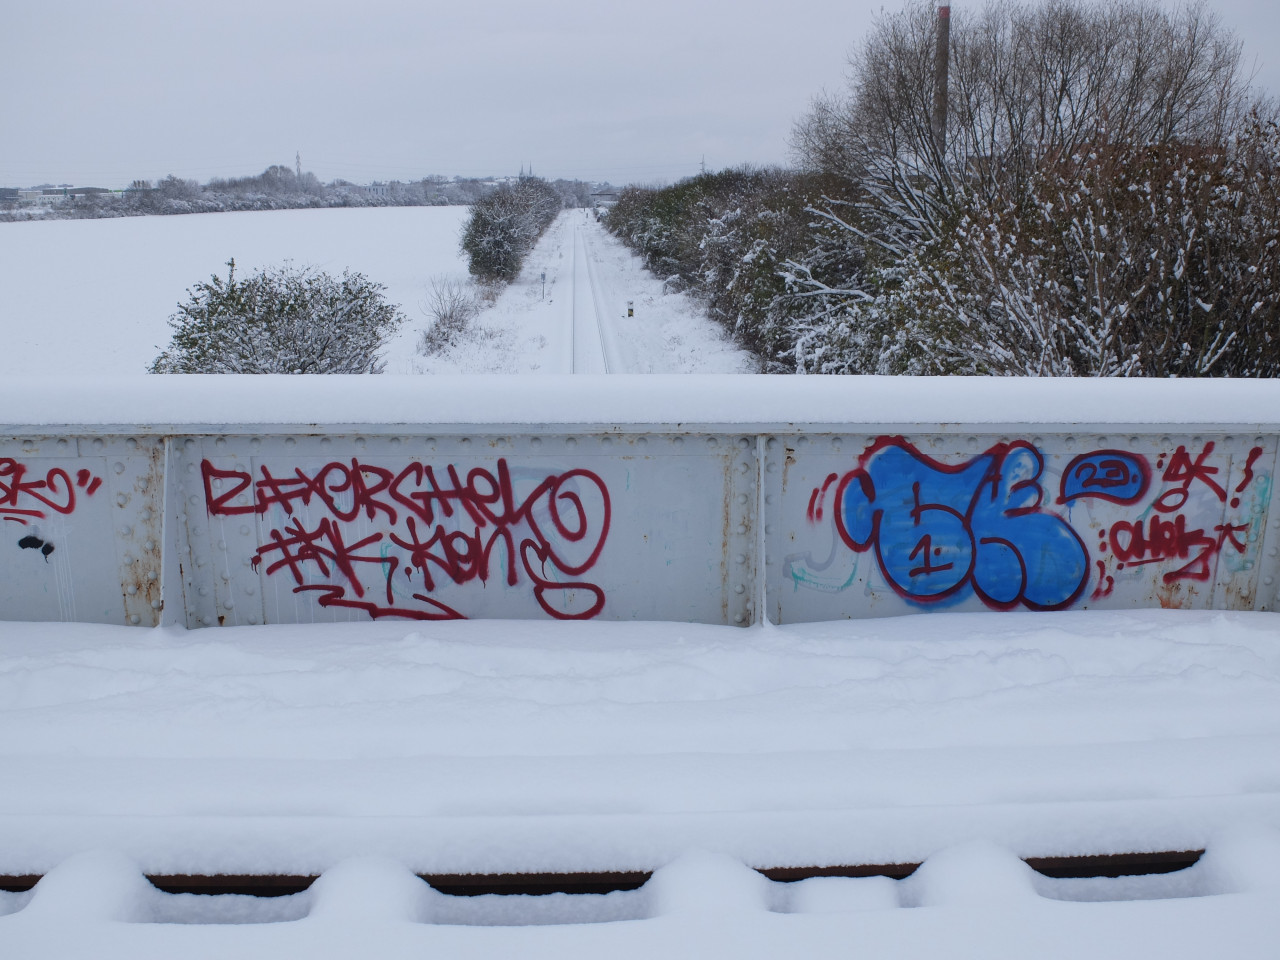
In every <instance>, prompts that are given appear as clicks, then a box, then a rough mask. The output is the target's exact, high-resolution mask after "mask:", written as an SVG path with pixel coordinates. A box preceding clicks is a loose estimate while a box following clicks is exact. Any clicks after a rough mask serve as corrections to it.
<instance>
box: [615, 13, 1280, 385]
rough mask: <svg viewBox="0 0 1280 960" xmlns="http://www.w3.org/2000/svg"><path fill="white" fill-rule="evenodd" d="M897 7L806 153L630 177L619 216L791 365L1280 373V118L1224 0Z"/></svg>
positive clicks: (662, 259)
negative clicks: (947, 10) (1253, 81)
mask: <svg viewBox="0 0 1280 960" xmlns="http://www.w3.org/2000/svg"><path fill="white" fill-rule="evenodd" d="M941 29H943V28H942V27H941V26H940V21H939V18H938V15H937V12H936V11H935V9H934V7H933V6H932V4H928V3H921V2H913V3H910V4H909V5H908V6H907V7H906V8H905V9H903V10H901V11H899V12H896V13H887V14H881V15H880V17H879V18H878V19H877V21H876V22H875V25H874V26H873V28H872V30H871V31H870V33H869V35H868V36H867V37H866V38H865V39H864V40H863V41H862V42H861V43H860V44H859V45H858V47H857V48H856V49H855V52H854V53H853V54H852V56H851V58H850V68H851V69H850V74H849V83H848V87H847V89H846V90H845V91H844V92H843V93H840V94H836V95H824V96H822V97H820V98H818V99H817V100H815V102H814V103H813V105H812V107H811V109H810V111H809V113H808V114H807V115H805V116H804V117H802V118H801V119H800V120H799V121H798V122H797V124H796V126H795V130H794V134H793V139H792V147H793V151H794V155H795V160H796V162H797V166H796V168H794V169H753V168H740V169H731V170H725V171H723V172H720V173H711V174H704V175H701V176H698V177H694V178H691V179H688V180H685V181H682V182H680V183H677V184H675V185H674V186H670V187H662V188H646V187H628V188H627V189H625V190H624V191H623V192H622V194H621V196H620V197H619V199H618V202H617V204H616V205H615V206H614V207H613V208H612V209H611V210H610V212H609V215H608V218H607V223H608V226H609V228H610V229H611V230H612V231H613V232H614V233H615V234H616V235H617V236H618V237H620V238H621V239H622V240H623V241H624V242H625V243H626V244H627V245H629V246H630V247H631V248H632V249H634V250H635V251H636V252H637V253H638V254H639V255H640V256H642V257H643V258H644V260H645V262H646V264H647V265H648V266H649V268H650V269H651V270H652V271H654V272H655V273H656V274H658V275H659V276H661V277H662V278H663V279H664V280H666V281H667V282H668V284H669V285H670V286H671V287H674V288H677V289H684V290H687V291H689V292H690V293H692V294H694V295H696V296H697V297H699V298H700V299H701V300H702V301H703V302H704V303H705V304H706V306H707V309H708V312H709V314H710V315H711V316H712V317H713V318H714V319H716V320H717V321H719V322H720V323H721V324H723V326H724V327H725V328H726V329H727V330H728V331H730V332H731V333H732V335H733V336H734V338H735V339H736V340H737V341H738V342H739V343H740V344H742V345H743V346H744V347H747V348H748V349H750V350H752V351H754V352H755V353H757V354H758V355H759V356H760V357H761V359H762V364H763V366H764V368H765V369H767V370H769V371H771V372H795V373H836V374H838V373H847V374H975V375H1030V376H1147V377H1165V376H1242V377H1248V376H1266V377H1271V376H1277V375H1280V127H1278V126H1277V122H1276V120H1277V106H1276V102H1275V101H1274V100H1272V99H1269V98H1267V97H1265V96H1263V95H1260V94H1259V93H1258V92H1257V91H1255V90H1253V89H1251V88H1250V86H1249V84H1248V78H1247V77H1246V76H1245V74H1244V72H1243V71H1242V68H1241V64H1240V43H1239V41H1238V40H1237V38H1236V37H1235V36H1234V35H1232V34H1231V33H1230V31H1228V30H1226V29H1225V28H1224V27H1223V26H1222V25H1221V22H1220V21H1219V19H1218V18H1217V16H1216V15H1214V14H1213V13H1211V12H1210V10H1209V8H1208V7H1207V6H1205V5H1204V4H1203V3H1197V4H1192V5H1190V6H1185V7H1181V8H1178V9H1176V10H1172V11H1170V10H1167V9H1165V8H1163V7H1162V6H1161V5H1159V4H1158V3H1156V2H1154V0H1109V2H1101V0H1099V2H1075V0H1040V2H1038V3H1035V4H1028V5H1016V4H1009V3H1003V2H999V0H996V2H992V3H989V4H988V5H987V6H985V7H984V8H982V9H980V10H972V11H963V12H961V13H960V15H959V16H956V17H954V18H952V20H951V22H950V37H949V44H948V45H947V48H948V50H949V55H950V56H949V59H950V67H949V77H948V83H947V97H946V112H945V114H943V115H942V116H945V122H940V121H941V120H942V117H940V116H939V114H938V112H937V105H936V103H935V97H934V73H935V50H936V48H937V44H938V39H939V32H940V30H941Z"/></svg>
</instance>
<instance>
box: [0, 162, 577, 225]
mask: <svg viewBox="0 0 1280 960" xmlns="http://www.w3.org/2000/svg"><path fill="white" fill-rule="evenodd" d="M507 179H511V178H503V177H469V178H461V177H455V178H448V177H443V176H428V177H424V178H422V179H421V180H412V181H406V182H401V181H392V182H390V183H385V184H377V185H376V186H375V187H362V186H358V185H356V184H353V183H349V182H347V181H345V180H334V181H332V182H330V183H327V184H326V183H322V182H321V181H320V180H319V178H317V177H316V175H315V174H314V173H311V172H304V173H302V174H301V175H299V174H298V172H297V171H296V170H294V169H293V168H290V167H286V166H281V165H278V164H276V165H272V166H270V167H268V168H267V169H266V170H264V171H263V172H262V173H260V174H258V175H257V176H250V177H233V178H217V177H215V178H214V179H212V180H210V181H209V182H208V183H205V184H201V183H199V182H198V181H196V180H185V179H182V178H181V177H177V176H174V175H172V174H171V175H169V176H167V177H165V178H164V179H163V180H158V181H156V182H155V183H152V182H151V181H149V180H135V181H133V183H131V184H130V185H129V187H128V189H126V190H125V191H124V192H123V194H114V195H107V194H103V193H89V194H85V195H74V196H69V197H68V198H67V199H66V200H64V201H62V202H60V203H57V204H55V205H52V206H50V207H48V208H45V209H44V210H42V211H41V214H40V217H41V219H84V218H99V217H133V216H150V215H157V214H158V215H166V214H188V213H224V212H232V211H251V210H298V209H320V208H327V207H421V206H454V205H470V204H474V203H475V202H476V201H478V200H480V199H482V198H484V197H486V196H488V195H489V194H491V193H493V192H494V191H495V190H497V189H498V187H499V186H500V185H501V184H502V183H504V182H506V180H507ZM546 182H547V183H548V184H549V185H550V186H551V188H552V189H553V190H554V191H555V193H556V194H557V196H559V198H560V199H561V201H562V203H563V204H564V206H569V207H579V206H591V204H592V198H591V193H592V191H593V189H596V188H595V187H593V185H592V184H589V183H585V182H583V181H581V180H563V179H560V180H550V181H546ZM5 207H7V208H8V209H5ZM30 216H31V215H30V214H29V213H27V212H25V211H24V210H21V209H19V208H18V207H17V204H16V203H15V202H9V203H6V204H3V205H0V219H8V220H18V219H28V218H29V217H30Z"/></svg>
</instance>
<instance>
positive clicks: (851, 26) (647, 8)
mask: <svg viewBox="0 0 1280 960" xmlns="http://www.w3.org/2000/svg"><path fill="white" fill-rule="evenodd" d="M973 5H974V6H977V4H976V3H975V4H973ZM894 6H896V5H894ZM953 6H954V7H956V8H959V6H960V5H959V4H953ZM1212 6H1213V9H1214V10H1216V11H1217V12H1218V13H1220V14H1221V16H1222V18H1223V20H1224V21H1225V23H1226V24H1227V26H1229V27H1230V28H1231V29H1233V30H1234V31H1235V32H1236V33H1237V34H1238V36H1239V37H1240V38H1241V39H1242V41H1243V44H1244V48H1243V53H1244V62H1245V64H1246V68H1247V69H1255V68H1256V70H1257V73H1256V81H1257V83H1258V84H1259V85H1260V86H1262V87H1264V88H1266V89H1268V90H1270V91H1271V92H1273V93H1278V92H1280V18H1277V17H1276V16H1275V15H1274V10H1273V8H1272V6H1271V4H1270V3H1266V2H1265V0H1220V2H1218V3H1217V4H1214V5H1212ZM892 8H893V7H890V9H892ZM879 9H880V5H879V4H874V3H866V2H862V3H848V2H843V3H842V2H837V0H792V2H790V3H787V4H786V5H785V6H782V5H778V4H776V3H769V2H766V0H739V2H737V3H735V4H733V5H732V7H731V8H730V7H728V6H726V5H724V4H723V3H719V2H718V3H710V2H707V0H691V2H690V0H683V2H681V0H649V2H647V3H645V4H643V5H630V6H628V7H627V8H621V7H604V6H602V5H599V4H593V3H590V2H588V0H543V2H542V3H538V4H532V3H513V2H511V0H492V2H490V3H489V4H487V5H486V6H485V7H483V8H480V9H475V8H471V9H467V8H463V7H460V6H457V5H444V4H438V3H432V2H428V3H426V4H418V5H414V4H407V3H403V2H398V0H367V2H365V3H363V4H360V5H358V6H355V7H353V6H351V5H349V4H345V3H339V2H336V0H311V2H310V3H306V4H303V3H299V2H296V0H257V2H252V0H223V2H221V3H219V4H218V5H217V6H212V5H200V6H197V5H194V4H187V3H180V4H159V3H155V2H147V0H100V2H93V0H48V2H46V3H42V4H40V5H38V6H37V5H36V4H33V3H23V4H20V5H19V4H15V5H13V6H12V8H11V9H10V10H9V11H7V12H6V13H5V15H4V16H3V18H0V91H2V92H0V118H2V119H0V130H3V139H2V141H0V142H3V149H0V186H30V185H35V184H37V183H72V184H75V185H94V186H106V187H121V186H124V185H126V184H128V183H129V181H131V180H133V179H135V178H144V179H156V178H159V177H163V176H165V175H167V174H169V173H173V174H176V175H178V176H180V177H184V178H193V179H197V180H200V181H201V182H204V181H207V180H208V179H210V178H211V177H218V176H223V177H225V176H245V175H250V174H255V173H259V172H261V171H262V170H263V169H265V168H266V167H267V166H269V165H271V164H273V163H279V164H285V165H289V166H292V165H293V163H294V157H295V153H298V152H300V153H301V157H302V165H303V168H304V169H305V170H310V171H313V172H314V173H315V174H316V175H317V176H319V177H320V178H321V179H322V180H325V181H328V180H332V179H334V178H337V177H342V178H345V179H348V180H352V181H355V182H369V181H372V180H389V179H402V180H409V179H418V178H420V177H422V176H425V175H427V174H432V173H437V174H445V175H452V174H459V175H466V176H485V175H502V174H513V173H516V172H518V171H519V169H520V168H521V166H525V167H529V166H531V167H532V168H533V170H534V171H535V172H537V173H540V174H544V175H546V176H549V177H580V178H582V179H590V180H609V181H611V182H613V183H615V184H625V183H635V182H638V183H649V182H665V181H671V180H675V179H679V178H680V177H684V176H688V175H691V174H693V173H696V172H697V170H698V168H699V165H700V163H701V162H702V161H703V158H704V157H705V162H706V165H707V168H708V169H719V168H722V167H726V166H736V165H740V164H745V163H756V164H768V163H785V162H787V160H788V148H787V138H788V136H789V134H790V131H791V127H792V124H793V122H794V121H795V119H796V118H797V117H799V116H800V115H801V114H802V113H803V112H804V111H805V110H806V108H807V106H808V104H809V101H810V99H811V98H812V97H813V96H814V95H816V94H818V93H819V92H821V91H822V90H823V89H828V90H835V89H839V88H840V87H841V86H842V85H843V82H844V79H843V78H844V73H845V69H846V58H847V54H848V52H849V50H850V49H851V47H852V46H853V45H854V44H855V43H856V42H857V41H858V40H859V39H860V38H861V37H862V36H863V35H864V34H865V32H866V29H867V27H868V26H869V24H870V23H871V20H872V17H873V16H874V14H875V12H876V11H878V10H879Z"/></svg>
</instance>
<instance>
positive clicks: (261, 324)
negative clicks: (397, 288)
mask: <svg viewBox="0 0 1280 960" xmlns="http://www.w3.org/2000/svg"><path fill="white" fill-rule="evenodd" d="M383 289H384V288H383V287H382V285H381V284H378V283H374V282H372V281H371V280H369V279H368V278H367V277H365V276H364V275H363V274H359V273H350V272H346V271H344V272H343V274H342V276H341V277H332V276H330V275H329V274H327V273H317V272H314V271H311V270H302V269H296V268H293V267H277V268H267V269H264V270H260V271H258V272H257V273H254V274H251V275H250V276H248V277H247V278H240V277H237V276H236V272H235V261H234V260H229V261H228V262H227V278H226V280H223V279H222V278H221V277H219V276H217V275H216V274H215V275H214V276H213V277H212V278H210V281H209V282H208V283H198V284H196V285H195V286H194V287H192V288H191V289H190V290H188V291H187V294H188V296H187V299H186V301H184V302H183V303H180V304H178V311H177V312H176V313H175V314H173V316H171V317H170V318H169V326H170V327H171V328H172V330H173V340H172V342H171V343H170V344H169V347H168V349H166V350H165V351H164V352H162V353H161V354H160V356H158V357H157V358H156V359H155V361H154V362H153V363H152V365H151V372H152V373H380V372H381V370H382V364H381V363H380V361H379V359H378V351H379V350H381V349H382V347H383V346H384V345H385V344H386V342H387V339H388V338H389V337H390V336H391V334H392V333H394V332H395V329H396V327H398V326H399V325H400V323H401V321H402V320H403V319H404V318H403V316H402V315H401V313H400V310H399V308H398V307H396V306H395V305H394V304H392V303H388V302H387V300H386V299H385V298H384V297H383Z"/></svg>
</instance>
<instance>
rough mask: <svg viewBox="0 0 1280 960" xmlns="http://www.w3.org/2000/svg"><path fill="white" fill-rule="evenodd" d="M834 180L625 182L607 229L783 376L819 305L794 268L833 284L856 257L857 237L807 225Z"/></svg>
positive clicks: (752, 173)
mask: <svg viewBox="0 0 1280 960" xmlns="http://www.w3.org/2000/svg"><path fill="white" fill-rule="evenodd" d="M842 186H843V184H842V183H841V182H840V181H838V180H835V179H833V178H830V177H824V176H814V175H809V174H804V173H797V172H795V171H788V170H780V169H776V168H765V169H751V168H741V169H730V170H724V171H721V172H719V173H709V174H703V175H701V176H698V177H692V178H690V179H687V180H682V181H680V182H679V183H677V184H674V185H673V186H670V187H665V188H662V189H649V188H642V187H630V188H628V189H627V190H625V191H623V193H622V195H621V196H620V197H619V198H618V202H617V204H616V205H615V206H614V207H613V208H612V209H611V210H610V211H609V217H608V220H607V221H606V226H607V227H608V228H609V229H610V230H611V231H613V232H614V233H615V234H616V235H617V236H618V237H619V238H620V239H622V240H623V242H624V243H626V244H627V245H628V246H630V247H631V248H632V249H633V250H635V251H636V252H637V253H638V254H640V255H641V256H642V257H643V258H644V260H645V263H646V264H647V265H648V266H649V268H650V269H651V270H652V271H653V272H654V273H655V274H657V275H658V276H660V277H663V278H664V279H665V280H667V281H668V283H669V286H672V287H675V288H677V289H681V290H687V291H689V292H690V293H692V294H693V295H695V296H697V297H699V298H700V299H702V300H703V302H704V303H705V304H706V308H707V312H708V314H709V315H710V316H711V317H712V318H714V319H715V320H717V321H719V322H720V323H721V324H722V325H723V326H724V327H725V329H726V330H728V331H729V332H730V333H731V334H732V335H733V338H734V340H735V341H736V342H737V343H739V344H740V345H741V346H743V347H745V348H747V349H748V350H751V351H752V352H754V353H756V354H757V355H758V356H759V357H761V359H762V360H763V361H764V363H765V367H766V369H769V370H772V371H775V372H785V371H788V370H791V369H794V362H793V360H792V359H791V356H792V354H793V352H794V348H795V340H796V334H797V331H798V330H799V329H801V321H802V320H803V319H804V318H806V317H808V316H809V315H810V314H811V313H812V312H813V311H814V310H815V309H818V310H820V309H823V308H822V307H821V305H819V304H817V303H816V301H814V299H813V298H812V296H811V295H810V294H809V293H808V292H801V291H800V289H799V287H798V285H797V284H796V282H795V274H796V271H797V270H799V271H800V272H801V273H802V274H803V275H804V277H805V278H806V279H815V280H817V281H818V282H822V281H824V280H832V282H835V278H836V277H837V276H838V277H841V278H844V277H846V276H847V275H848V274H849V273H850V272H856V271H857V270H858V268H859V265H860V263H861V259H862V254H861V250H860V243H858V242H856V241H853V238H852V237H851V236H850V235H848V234H847V233H839V232H830V231H815V230H813V229H812V227H811V221H812V220H813V219H814V217H813V216H812V215H811V214H810V213H808V212H807V209H806V208H807V207H808V206H809V205H810V204H812V203H817V202H819V201H821V200H822V199H823V198H824V197H828V196H832V197H835V196H840V191H841V189H842ZM798 263H802V264H803V266H799V265H798Z"/></svg>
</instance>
